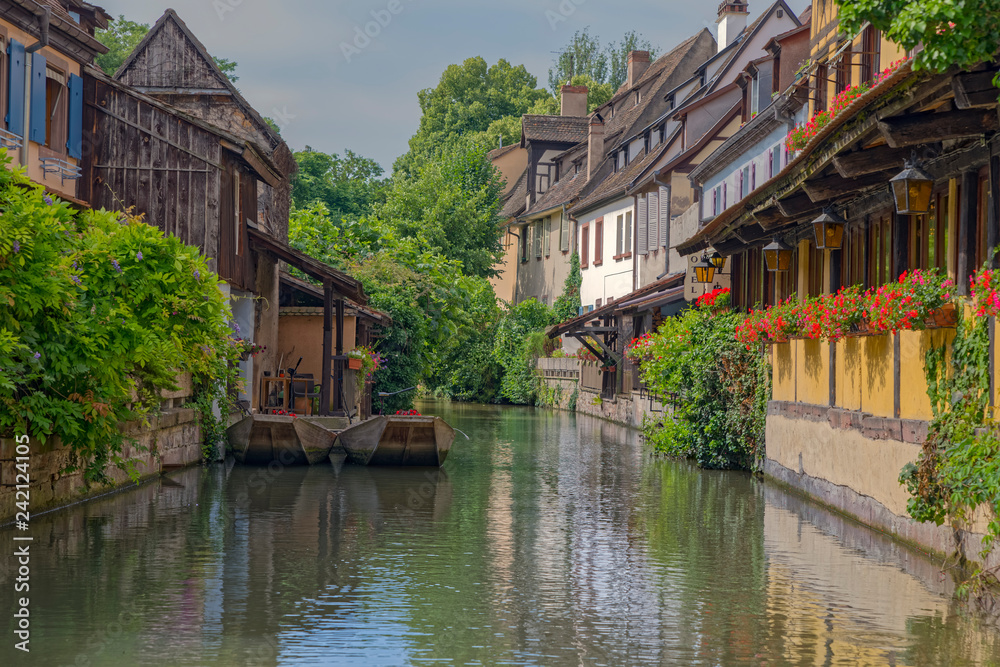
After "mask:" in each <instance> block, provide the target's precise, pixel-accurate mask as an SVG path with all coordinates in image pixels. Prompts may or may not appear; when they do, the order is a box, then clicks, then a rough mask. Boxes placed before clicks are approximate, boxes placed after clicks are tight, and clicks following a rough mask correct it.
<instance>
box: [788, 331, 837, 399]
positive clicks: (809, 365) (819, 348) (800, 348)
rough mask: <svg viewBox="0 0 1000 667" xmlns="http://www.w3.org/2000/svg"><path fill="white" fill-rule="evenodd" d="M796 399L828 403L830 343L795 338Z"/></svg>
mask: <svg viewBox="0 0 1000 667" xmlns="http://www.w3.org/2000/svg"><path fill="white" fill-rule="evenodd" d="M792 344H793V345H794V346H795V356H796V360H797V361H798V363H797V364H796V365H795V366H796V368H795V374H796V389H795V391H796V399H797V400H798V401H799V402H800V403H809V404H812V405H829V404H830V344H829V343H824V342H821V341H818V340H796V341H793V343H792Z"/></svg>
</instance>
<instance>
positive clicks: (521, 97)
mask: <svg viewBox="0 0 1000 667" xmlns="http://www.w3.org/2000/svg"><path fill="white" fill-rule="evenodd" d="M537 85H538V80H537V79H536V78H535V77H534V76H532V75H531V74H530V73H529V72H528V70H527V69H525V67H524V66H523V65H518V66H516V67H515V66H513V65H511V64H510V63H509V62H507V61H506V60H500V61H498V62H497V64H495V65H493V66H492V67H491V66H489V65H488V64H487V63H486V61H485V60H484V59H483V58H481V57H475V58H469V59H468V60H466V61H465V62H464V63H462V64H461V65H449V66H448V68H447V69H445V71H444V73H443V74H442V75H441V80H440V81H439V82H438V85H437V86H436V87H434V88H428V89H426V90H422V91H420V93H419V94H418V97H419V99H420V108H421V110H422V112H423V115H422V116H421V118H420V127H419V129H418V130H417V132H416V134H414V135H413V137H412V138H411V139H410V150H409V152H407V153H406V154H405V155H403V156H401V157H400V158H399V159H398V160H397V161H396V165H395V171H396V172H399V173H403V174H405V175H409V176H412V175H414V174H415V173H416V171H417V169H418V168H419V166H420V165H421V164H422V163H423V162H425V161H427V160H429V159H433V157H434V156H435V155H436V154H437V153H438V152H439V150H440V149H441V148H442V147H447V146H449V145H451V144H452V143H454V142H455V141H456V140H458V139H459V138H461V137H463V136H466V135H470V134H474V133H477V132H483V131H485V130H488V129H489V127H490V124H491V123H493V121H495V120H499V119H501V118H507V117H510V116H514V117H517V118H520V116H521V115H522V114H524V113H525V112H527V110H528V109H530V108H531V106H532V105H533V104H534V103H535V102H536V101H538V100H540V99H544V98H546V97H548V96H549V95H548V93H546V92H545V91H544V90H541V89H539V88H537Z"/></svg>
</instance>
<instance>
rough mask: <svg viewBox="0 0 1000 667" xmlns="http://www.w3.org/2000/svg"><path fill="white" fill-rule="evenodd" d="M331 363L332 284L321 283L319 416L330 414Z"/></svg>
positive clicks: (327, 282)
mask: <svg viewBox="0 0 1000 667" xmlns="http://www.w3.org/2000/svg"><path fill="white" fill-rule="evenodd" d="M331 361H333V284H332V283H330V281H325V282H324V283H323V363H322V368H323V370H322V373H323V377H322V382H321V383H320V392H319V414H320V416H324V417H325V416H327V415H329V414H330V362H331Z"/></svg>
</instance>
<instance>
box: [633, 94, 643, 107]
mask: <svg viewBox="0 0 1000 667" xmlns="http://www.w3.org/2000/svg"><path fill="white" fill-rule="evenodd" d="M641 100H642V91H639V90H637V91H635V106H639V102H640V101H641Z"/></svg>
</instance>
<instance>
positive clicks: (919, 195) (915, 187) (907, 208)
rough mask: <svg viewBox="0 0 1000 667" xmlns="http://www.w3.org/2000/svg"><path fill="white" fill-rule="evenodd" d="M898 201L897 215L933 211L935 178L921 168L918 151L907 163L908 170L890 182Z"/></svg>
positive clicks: (920, 213) (921, 213) (904, 170)
mask: <svg viewBox="0 0 1000 667" xmlns="http://www.w3.org/2000/svg"><path fill="white" fill-rule="evenodd" d="M889 184H890V185H892V195H893V198H894V199H895V200H896V213H899V214H900V215H923V214H924V213H928V212H929V211H930V210H931V190H933V189H934V177H933V176H931V175H930V174H928V173H927V172H926V171H924V170H923V169H921V168H920V163H919V161H918V160H917V153H916V151H914V152H913V156H912V157H911V158H910V159H909V160H907V161H906V168H905V169H903V171H901V172H900V173H898V174H897V175H895V176H894V177H893V178H892V180H890V181H889Z"/></svg>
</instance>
